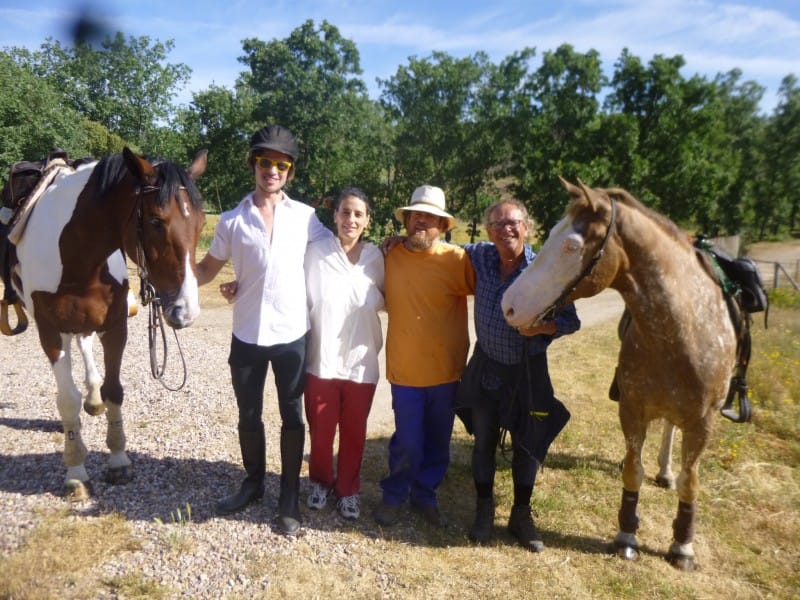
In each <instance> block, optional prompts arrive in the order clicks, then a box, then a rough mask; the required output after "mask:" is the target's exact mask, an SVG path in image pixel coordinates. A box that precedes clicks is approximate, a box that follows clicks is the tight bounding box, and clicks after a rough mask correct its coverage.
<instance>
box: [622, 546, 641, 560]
mask: <svg viewBox="0 0 800 600" xmlns="http://www.w3.org/2000/svg"><path fill="white" fill-rule="evenodd" d="M617 556H619V557H620V558H622V559H624V560H639V550H638V549H637V548H634V547H633V546H617Z"/></svg>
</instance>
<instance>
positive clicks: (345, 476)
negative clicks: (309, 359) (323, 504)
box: [304, 373, 376, 498]
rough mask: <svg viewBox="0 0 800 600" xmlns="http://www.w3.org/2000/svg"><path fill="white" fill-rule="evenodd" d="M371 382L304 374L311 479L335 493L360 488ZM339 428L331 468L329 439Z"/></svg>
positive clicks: (372, 391)
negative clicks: (337, 446) (337, 448)
mask: <svg viewBox="0 0 800 600" xmlns="http://www.w3.org/2000/svg"><path fill="white" fill-rule="evenodd" d="M375 387H376V385H375V384H374V383H355V382H352V381H346V380H344V379H320V378H319V377H315V376H314V375H312V374H311V373H307V374H306V388H305V392H304V396H305V408H306V419H307V420H308V432H309V435H310V436H311V452H310V457H309V460H308V474H309V477H310V478H311V480H312V481H315V482H317V483H319V484H321V485H324V486H325V487H327V488H328V489H331V488H332V489H333V491H334V493H335V494H336V496H337V497H339V498H342V497H344V496H352V495H354V494H357V493H358V491H359V490H360V489H361V459H362V458H363V456H364V444H365V442H366V439H367V417H368V416H369V411H370V408H372V398H373V397H374V396H375ZM337 426H338V428H339V458H338V461H337V464H336V474H335V475H334V468H333V440H334V438H335V437H336V428H337Z"/></svg>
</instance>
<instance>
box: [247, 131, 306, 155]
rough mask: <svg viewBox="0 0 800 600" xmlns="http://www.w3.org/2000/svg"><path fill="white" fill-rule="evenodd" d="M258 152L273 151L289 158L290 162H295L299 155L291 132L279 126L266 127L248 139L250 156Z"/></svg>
mask: <svg viewBox="0 0 800 600" xmlns="http://www.w3.org/2000/svg"><path fill="white" fill-rule="evenodd" d="M258 150H275V151H276V152H280V153H282V154H285V155H287V156H290V157H291V158H292V161H296V160H297V157H298V156H299V154H300V151H299V149H298V148H297V140H296V139H295V138H294V135H292V132H291V131H289V130H288V129H286V127H281V126H280V125H267V126H266V127H262V128H261V129H259V130H258V131H256V132H255V133H254V134H253V137H252V138H250V154H251V155H252V154H253V153H254V152H257V151H258Z"/></svg>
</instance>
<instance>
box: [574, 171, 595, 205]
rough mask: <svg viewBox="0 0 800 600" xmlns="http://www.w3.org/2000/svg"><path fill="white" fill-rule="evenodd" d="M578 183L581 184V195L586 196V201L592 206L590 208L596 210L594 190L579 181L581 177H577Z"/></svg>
mask: <svg viewBox="0 0 800 600" xmlns="http://www.w3.org/2000/svg"><path fill="white" fill-rule="evenodd" d="M578 185H579V186H581V187H580V189H581V195H582V196H583V197H584V198H586V202H588V203H589V206H591V207H592V210H597V202H595V194H596V192H595V191H594V190H593V189H592V188H590V187H589V186H588V185H586V184H585V183H583V181H581V178H580V177H578Z"/></svg>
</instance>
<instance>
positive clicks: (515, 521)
mask: <svg viewBox="0 0 800 600" xmlns="http://www.w3.org/2000/svg"><path fill="white" fill-rule="evenodd" d="M508 533H510V534H511V535H513V536H514V537H515V538H517V541H518V542H519V544H520V546H522V547H523V548H525V549H526V550H530V551H531V552H541V551H542V550H544V542H542V536H540V535H539V531H538V530H537V529H536V526H535V525H534V524H533V517H532V516H531V507H530V506H525V505H519V506H513V507H511V516H510V517H509V519H508Z"/></svg>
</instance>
